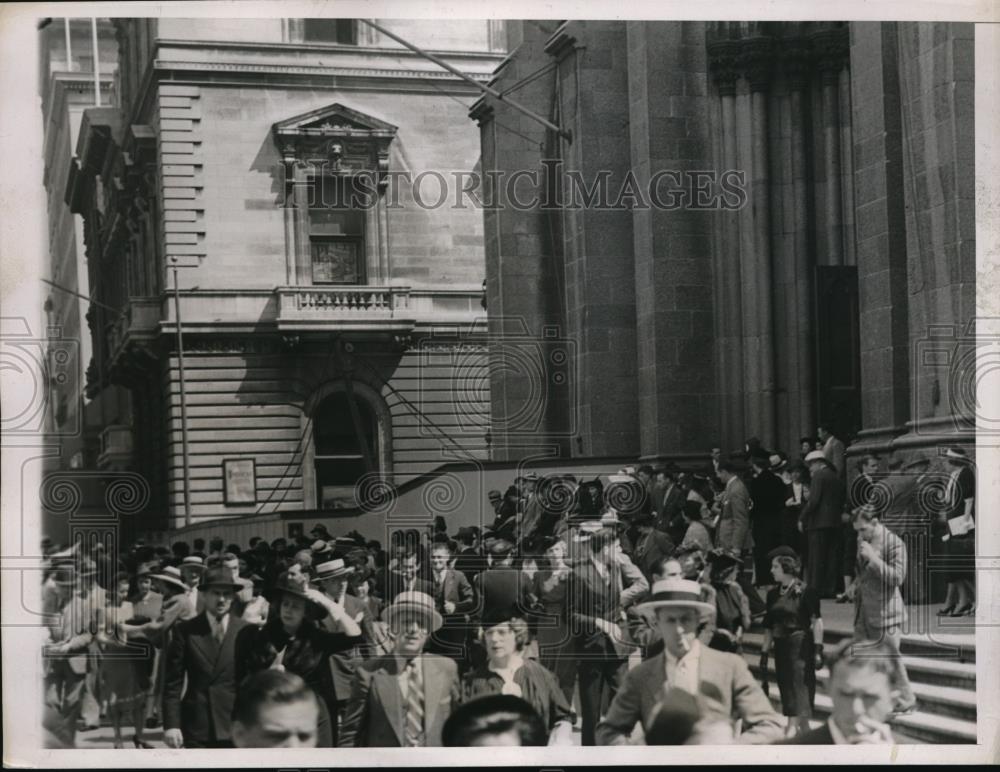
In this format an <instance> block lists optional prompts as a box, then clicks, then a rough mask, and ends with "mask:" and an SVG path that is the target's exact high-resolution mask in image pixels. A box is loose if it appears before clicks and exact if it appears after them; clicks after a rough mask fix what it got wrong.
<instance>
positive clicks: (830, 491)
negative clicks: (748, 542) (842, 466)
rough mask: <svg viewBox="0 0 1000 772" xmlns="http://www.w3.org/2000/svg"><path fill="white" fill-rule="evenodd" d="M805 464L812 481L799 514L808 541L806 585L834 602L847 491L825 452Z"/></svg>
mask: <svg viewBox="0 0 1000 772" xmlns="http://www.w3.org/2000/svg"><path fill="white" fill-rule="evenodd" d="M805 461H806V464H807V465H808V467H809V474H810V476H811V477H812V482H811V483H810V485H809V498H808V499H807V500H806V503H805V506H804V507H802V512H801V513H799V531H801V532H802V533H804V534H805V537H806V556H807V557H806V576H805V582H806V584H807V585H809V586H810V587H812V588H814V589H815V590H816V591H817V592H818V593H819V596H820V598H832V597H834V594H835V592H836V584H837V568H838V567H839V566H838V561H837V547H838V545H839V543H840V527H841V514H842V513H843V511H844V494H845V489H844V485H843V484H842V483H841V481H840V478H839V477H838V476H837V472H836V470H835V469H834V468H833V466H832V465H831V464H830V462H829V461H827V459H826V456H824V455H823V451H821V450H814V451H812V452H810V453H809V454H808V455H807V456H806V459H805Z"/></svg>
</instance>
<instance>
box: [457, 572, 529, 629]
mask: <svg viewBox="0 0 1000 772" xmlns="http://www.w3.org/2000/svg"><path fill="white" fill-rule="evenodd" d="M530 590H531V581H530V580H529V579H528V577H527V575H526V574H525V573H524V572H523V571H521V570H520V569H519V568H514V567H513V566H495V567H493V568H488V569H487V570H485V571H483V572H482V573H481V574H479V576H477V577H476V603H475V605H474V606H473V610H472V612H471V613H472V615H473V616H475V617H481V616H482V615H483V613H484V612H486V611H487V610H492V609H502V610H507V609H511V608H513V609H515V610H517V611H519V612H521V614H522V615H525V614H527V613H528V612H529V610H530V607H531V604H530V602H529V599H528V595H529V592H530Z"/></svg>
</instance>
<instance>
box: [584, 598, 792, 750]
mask: <svg viewBox="0 0 1000 772" xmlns="http://www.w3.org/2000/svg"><path fill="white" fill-rule="evenodd" d="M640 608H642V609H643V611H646V612H653V613H655V615H656V621H657V626H658V627H659V630H660V635H661V637H662V639H663V644H664V651H663V653H662V654H659V655H657V656H656V657H653V658H651V659H648V660H646V661H645V662H643V663H642V664H640V665H638V666H636V667H635V668H634V669H632V670H630V671H629V672H628V674H627V675H626V676H625V680H624V683H623V684H622V687H621V689H619V690H618V693H617V694H616V695H615V698H614V700H613V701H612V703H611V707H610V708H609V709H608V712H607V715H606V716H605V717H604V719H603V720H602V721H601V722H600V724H598V727H597V742H598V744H599V745H625V744H627V743H628V738H629V736H630V735H631V734H632V730H633V729H634V728H635V724H636V722H637V721H641V722H642V724H643V727H644V728H645V729H649V728H650V727H651V725H652V721H653V719H654V718H655V717H656V714H657V711H658V710H659V708H660V703H661V698H662V695H663V690H664V688H665V687H666V688H677V689H683V690H684V691H686V692H689V693H690V694H693V695H695V696H696V697H697V698H698V700H699V703H700V705H701V706H702V716H703V717H704V718H705V719H706V720H709V721H713V722H718V721H726V722H731V721H732V720H733V719H734V718H739V719H741V722H742V733H741V734H740V735H739V737H738V738H737V742H741V743H754V744H761V743H769V742H773V741H775V740H778V739H780V738H781V734H782V721H781V718H780V717H779V716H778V714H777V713H775V711H774V709H773V708H772V707H771V703H770V702H769V700H768V699H767V697H766V696H765V694H764V692H763V690H761V688H760V686H759V685H758V684H757V681H756V680H754V677H753V675H751V673H750V669H749V667H748V666H747V663H746V661H745V660H744V659H743V658H742V657H740V656H739V655H736V654H729V653H726V652H721V651H715V650H714V649H710V648H708V647H707V646H704V645H702V644H701V642H700V641H699V640H698V631H699V627H700V626H701V625H702V624H703V622H704V620H705V619H707V618H708V617H709V616H710V615H711V614H712V613H713V612H714V608H713V607H712V606H710V605H709V604H708V603H705V602H704V601H703V600H702V595H701V588H700V587H699V585H698V583H697V582H692V581H688V580H685V579H666V580H663V581H660V582H657V583H656V584H655V585H653V591H652V594H651V595H650V597H649V599H648V600H647V601H646V602H645V603H643V604H642V605H641V607H640Z"/></svg>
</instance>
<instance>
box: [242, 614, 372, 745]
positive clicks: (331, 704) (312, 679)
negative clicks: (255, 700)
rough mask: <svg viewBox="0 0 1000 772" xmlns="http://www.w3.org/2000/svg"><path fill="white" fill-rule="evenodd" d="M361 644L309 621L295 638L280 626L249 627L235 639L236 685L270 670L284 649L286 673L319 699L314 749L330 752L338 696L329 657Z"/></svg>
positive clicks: (269, 623) (270, 623) (283, 660)
mask: <svg viewBox="0 0 1000 772" xmlns="http://www.w3.org/2000/svg"><path fill="white" fill-rule="evenodd" d="M361 641H362V638H361V637H357V638H352V637H351V636H348V635H344V634H343V633H331V632H327V631H326V630H323V629H321V628H319V627H317V626H316V625H315V624H314V623H313V622H310V621H308V620H306V621H304V622H303V623H302V625H301V627H299V631H298V634H297V635H296V636H295V637H294V638H291V637H290V636H289V635H288V633H286V632H285V628H284V627H283V626H282V625H281V622H268V623H267V624H266V625H264V626H263V627H257V626H255V625H248V626H247V627H245V628H244V629H242V630H240V632H239V634H238V635H237V637H236V650H235V655H234V656H235V660H236V662H235V667H236V683H237V684H240V683H242V682H243V679H244V678H246V677H247V676H248V675H252V674H253V673H256V672H258V671H260V670H266V669H267V668H269V667H270V666H271V665H272V663H273V662H274V660H275V658H276V657H277V656H278V652H279V651H281V650H282V649H285V654H284V656H283V657H282V662H281V664H282V665H283V666H284V668H285V670H286V671H288V672H289V673H295V674H296V675H298V676H300V677H301V678H302V680H303V681H305V682H306V683H307V684H309V686H310V687H311V688H312V690H313V691H314V692H316V696H317V697H319V698H320V700H319V703H320V717H319V725H318V731H317V742H316V746H317V747H319V748H332V747H334V744H333V729H334V728H333V726H332V723H331V721H330V716H331V715H335V714H336V706H337V696H336V693H335V691H334V688H333V673H332V671H331V670H330V655H331V654H336V653H337V652H341V651H346V650H348V649H351V648H352V647H354V646H356V645H358V644H360V643H361ZM286 647H287V648H286Z"/></svg>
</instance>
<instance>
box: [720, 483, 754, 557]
mask: <svg viewBox="0 0 1000 772" xmlns="http://www.w3.org/2000/svg"><path fill="white" fill-rule="evenodd" d="M720 500H721V503H722V509H721V511H720V513H719V514H720V517H719V526H718V529H717V531H716V535H715V546H716V547H718V548H720V549H729V550H733V551H735V552H742V551H743V549H744V548H745V547H746V546H747V543H748V541H749V537H750V492H749V491H748V490H747V486H746V485H745V484H744V483H743V481H742V480H741V479H740V478H738V477H733V478H731V479H730V480H729V483H728V484H727V485H726V487H725V489H724V490H723V491H722V495H721V499H720Z"/></svg>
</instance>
